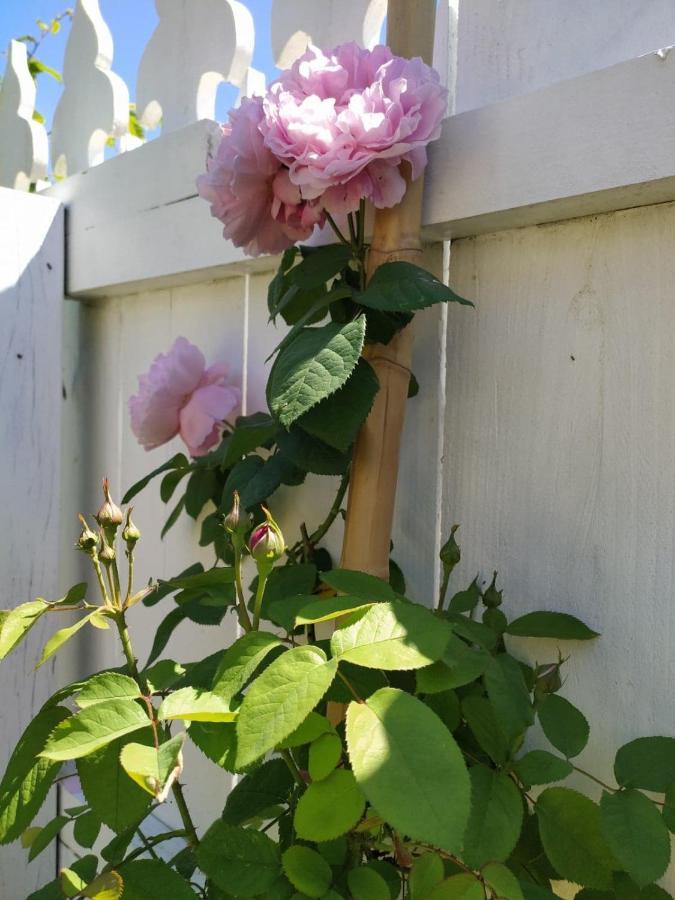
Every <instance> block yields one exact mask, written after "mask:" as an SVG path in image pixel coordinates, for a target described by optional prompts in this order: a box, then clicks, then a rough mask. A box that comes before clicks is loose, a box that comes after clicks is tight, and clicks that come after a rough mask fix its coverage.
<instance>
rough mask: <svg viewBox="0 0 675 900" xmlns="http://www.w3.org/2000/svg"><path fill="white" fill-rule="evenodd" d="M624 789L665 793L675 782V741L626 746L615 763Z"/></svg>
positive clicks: (651, 739) (643, 741)
mask: <svg viewBox="0 0 675 900" xmlns="http://www.w3.org/2000/svg"><path fill="white" fill-rule="evenodd" d="M614 775H615V777H616V780H617V782H618V783H619V784H620V785H621V786H622V787H632V788H642V790H645V791H658V792H659V793H663V792H665V791H667V790H668V788H669V787H670V785H671V784H672V783H673V782H674V781H675V738H671V737H644V738H637V740H635V741H631V742H630V743H629V744H624V746H623V747H621V748H620V749H619V750H618V752H617V754H616V759H615V760H614Z"/></svg>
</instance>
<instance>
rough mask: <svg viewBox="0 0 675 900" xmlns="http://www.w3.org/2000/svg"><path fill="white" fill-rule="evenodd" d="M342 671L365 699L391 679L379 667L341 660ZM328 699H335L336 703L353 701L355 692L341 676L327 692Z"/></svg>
mask: <svg viewBox="0 0 675 900" xmlns="http://www.w3.org/2000/svg"><path fill="white" fill-rule="evenodd" d="M340 673H341V674H342V675H344V676H345V678H346V679H347V680H348V681H349V684H350V685H351V686H352V687H353V688H354V690H355V691H356V693H357V694H358V695H359V697H361V698H362V699H363V700H366V699H367V698H368V697H370V696H371V694H374V693H375V691H379V689H380V688H383V687H386V686H387V685H388V684H389V679H388V678H387V677H386V676H385V674H384V672H381V671H380V670H379V669H364V668H362V667H361V666H353V665H352V664H351V663H346V662H341V663H340ZM326 699H327V700H333V701H334V702H335V703H351V701H352V700H353V699H354V694H353V693H352V692H351V690H350V689H349V688H348V687H347V685H346V684H345V682H344V681H343V680H342V679H341V678H336V679H335V681H334V682H333V684H332V685H331V687H330V690H329V691H328V693H327V694H326Z"/></svg>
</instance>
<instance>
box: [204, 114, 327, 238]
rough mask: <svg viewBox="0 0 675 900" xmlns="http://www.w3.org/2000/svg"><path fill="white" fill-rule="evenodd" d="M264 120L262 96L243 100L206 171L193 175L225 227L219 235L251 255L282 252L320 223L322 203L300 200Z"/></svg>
mask: <svg viewBox="0 0 675 900" xmlns="http://www.w3.org/2000/svg"><path fill="white" fill-rule="evenodd" d="M262 118H263V106H262V99H261V98H260V97H251V98H245V99H244V100H242V102H241V106H239V108H238V109H233V110H232V111H231V112H230V121H229V124H228V125H225V126H224V127H223V137H222V140H221V141H220V143H219V145H218V149H217V151H216V155H215V156H214V157H213V158H212V159H210V160H209V161H208V163H207V172H206V174H205V175H200V177H199V178H198V179H197V190H198V191H199V194H200V196H201V197H203V198H204V199H205V200H208V201H209V203H210V204H211V215H213V216H215V217H216V218H217V219H220V221H221V222H222V223H223V225H224V226H225V227H224V229H223V235H224V236H225V237H226V238H229V239H230V240H231V241H232V243H233V244H234V245H235V246H237V247H243V248H244V251H245V252H246V253H248V254H249V255H250V256H258V255H259V254H261V253H280V252H281V251H282V250H286V249H288V247H290V246H292V245H293V243H294V242H295V241H302V240H306V239H307V238H308V237H309V236H310V235H311V233H312V231H313V229H314V226H315V225H317V224H323V212H322V209H321V207H320V205H319V204H318V203H316V202H313V201H312V202H306V201H305V200H303V198H302V197H301V196H300V190H299V189H298V188H297V187H296V186H295V185H292V184H291V183H290V181H289V179H288V176H287V170H286V169H285V168H284V166H283V165H282V163H281V162H280V161H279V160H278V159H277V158H276V157H275V156H274V155H273V154H272V153H271V152H270V151H269V150H268V148H267V147H266V146H265V144H264V140H263V136H262V133H261V131H260V129H259V126H260V122H261V120H262Z"/></svg>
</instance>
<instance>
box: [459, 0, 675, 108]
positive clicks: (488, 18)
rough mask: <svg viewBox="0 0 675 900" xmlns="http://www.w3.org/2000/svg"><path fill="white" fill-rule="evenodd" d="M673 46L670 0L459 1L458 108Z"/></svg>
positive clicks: (673, 15)
mask: <svg viewBox="0 0 675 900" xmlns="http://www.w3.org/2000/svg"><path fill="white" fill-rule="evenodd" d="M672 44H675V7H674V6H673V4H672V3H671V2H669V0H614V2H612V3H610V4H607V3H588V2H586V0H565V2H551V3H542V2H541V0H517V2H504V0H469V2H467V0H459V50H458V61H457V107H456V109H457V112H464V111H465V110H467V109H474V108H476V107H479V106H487V105H488V104H489V103H496V102H497V101H499V100H505V99H507V98H508V97H514V96H517V95H519V94H525V93H527V92H528V91H534V90H537V89H538V88H542V87H546V86H547V85H550V84H553V83H554V82H556V81H561V80H562V79H564V78H574V77H575V76H576V75H582V74H584V73H585V72H592V71H595V70H596V69H602V68H604V67H605V66H611V65H614V63H618V62H623V61H624V60H627V59H633V58H634V57H636V56H642V55H643V54H645V53H650V52H652V51H654V50H658V49H659V48H660V47H669V46H671V45H672Z"/></svg>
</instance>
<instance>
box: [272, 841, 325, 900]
mask: <svg viewBox="0 0 675 900" xmlns="http://www.w3.org/2000/svg"><path fill="white" fill-rule="evenodd" d="M281 862H282V864H283V867H284V872H285V873H286V877H287V878H288V880H289V881H290V882H291V884H292V885H293V887H295V888H297V889H298V890H299V891H302V892H303V894H306V896H308V897H323V896H324V894H325V893H326V891H327V890H328V887H329V886H330V883H331V881H332V879H333V873H332V872H331V868H330V866H329V865H328V863H327V862H326V860H325V859H324V858H323V857H322V856H320V855H319V854H318V853H317V852H316V850H312V849H311V848H310V847H304V846H302V845H301V844H294V845H293V846H292V847H289V848H288V850H287V851H286V852H285V853H284V854H283V856H282V857H281Z"/></svg>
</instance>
